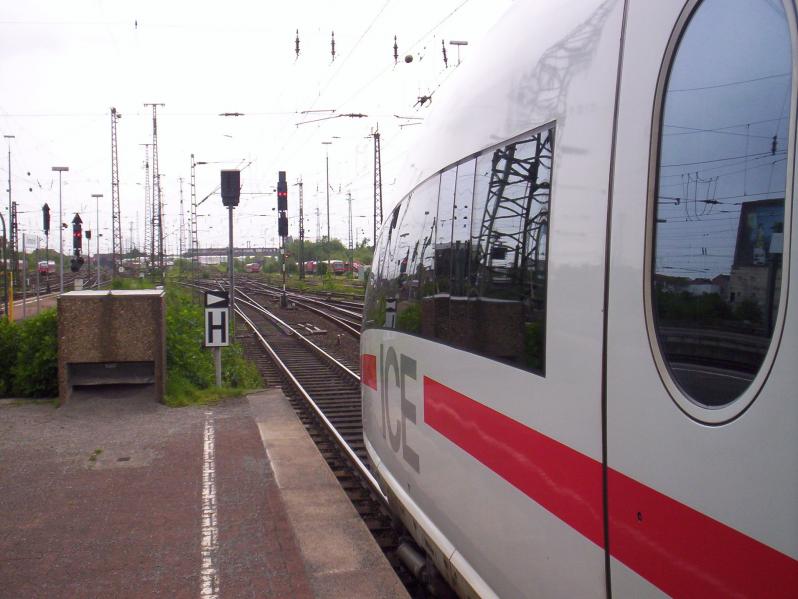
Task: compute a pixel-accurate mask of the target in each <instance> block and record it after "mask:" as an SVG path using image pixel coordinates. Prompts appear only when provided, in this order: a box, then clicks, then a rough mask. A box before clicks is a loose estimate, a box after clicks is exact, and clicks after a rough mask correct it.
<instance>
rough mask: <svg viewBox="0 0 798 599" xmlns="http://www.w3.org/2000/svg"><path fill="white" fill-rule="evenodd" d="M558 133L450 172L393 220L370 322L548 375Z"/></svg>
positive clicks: (535, 136)
mask: <svg viewBox="0 0 798 599" xmlns="http://www.w3.org/2000/svg"><path fill="white" fill-rule="evenodd" d="M553 143H554V129H553V128H549V129H544V130H541V131H537V132H534V133H530V134H525V135H523V136H521V137H519V138H517V139H515V140H512V141H510V142H507V143H506V144H503V145H502V146H500V147H498V148H495V149H491V150H488V151H486V152H484V153H482V154H480V155H479V156H476V157H475V158H472V159H470V160H466V161H464V162H461V163H460V164H458V165H454V166H452V167H450V168H448V169H445V170H444V171H442V172H441V173H440V174H439V176H438V175H436V176H434V177H432V178H431V179H429V180H427V181H426V182H425V183H423V184H422V185H421V186H419V187H418V188H417V189H416V190H415V191H414V192H413V193H412V194H410V196H408V197H407V198H405V199H404V200H403V201H402V202H401V203H400V205H399V206H398V207H397V208H396V210H395V211H394V213H393V215H392V216H391V217H390V218H389V219H388V220H386V222H385V224H384V225H383V230H382V232H381V234H380V241H379V243H378V250H377V253H376V255H375V260H376V261H377V264H378V266H377V268H376V275H375V276H374V277H373V278H372V279H371V280H370V282H369V288H368V291H367V296H366V327H385V328H393V329H397V330H401V331H405V332H408V333H413V334H416V335H420V336H422V337H425V338H428V339H434V340H436V341H439V342H443V343H446V344H448V345H451V346H454V347H458V348H461V349H465V350H468V351H472V352H474V353H478V354H481V355H484V356H488V357H491V358H494V359H498V360H502V361H504V362H508V363H510V364H513V365H515V366H518V367H519V368H524V369H526V370H531V371H533V372H537V373H539V374H543V370H544V365H545V359H544V358H545V321H546V319H545V315H546V263H547V244H548V221H549V196H550V187H551V168H552V150H553Z"/></svg>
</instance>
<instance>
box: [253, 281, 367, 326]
mask: <svg viewBox="0 0 798 599" xmlns="http://www.w3.org/2000/svg"><path fill="white" fill-rule="evenodd" d="M244 285H245V288H246V289H247V290H249V291H250V292H251V293H254V294H264V295H268V296H269V297H271V298H278V297H279V296H280V295H281V294H282V289H279V288H275V287H273V286H271V285H267V284H265V283H259V282H257V281H246V282H245V283H244ZM286 296H287V297H288V298H289V300H290V301H291V302H292V303H294V304H295V305H297V306H299V307H301V308H304V309H305V310H308V311H310V312H313V313H314V314H318V315H319V316H321V317H322V318H326V319H327V320H329V321H331V322H333V323H335V324H336V325H338V326H340V327H341V328H342V329H344V330H345V331H346V332H347V333H349V334H350V335H352V336H353V337H355V338H356V339H360V325H361V323H362V321H363V311H362V308H361V309H360V311H356V310H353V309H351V308H349V307H342V306H340V305H336V304H335V303H331V302H325V301H321V300H317V299H315V298H310V297H307V296H305V295H302V294H300V293H295V292H291V293H286Z"/></svg>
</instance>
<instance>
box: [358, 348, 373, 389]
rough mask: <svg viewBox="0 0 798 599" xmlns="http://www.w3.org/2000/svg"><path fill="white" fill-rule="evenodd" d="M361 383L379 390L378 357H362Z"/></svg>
mask: <svg viewBox="0 0 798 599" xmlns="http://www.w3.org/2000/svg"><path fill="white" fill-rule="evenodd" d="M360 382H361V383H363V384H364V385H366V386H367V387H371V388H372V389H374V390H375V391H376V390H377V356H375V355H373V354H363V355H361V356H360Z"/></svg>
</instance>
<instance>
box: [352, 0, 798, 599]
mask: <svg viewBox="0 0 798 599" xmlns="http://www.w3.org/2000/svg"><path fill="white" fill-rule="evenodd" d="M796 31H797V30H796V4H795V2H794V1H792V0H789V1H782V0H689V1H685V0H657V1H656V2H652V1H651V0H606V1H602V0H561V1H558V2H538V1H528V2H527V1H521V0H519V1H517V2H515V3H514V4H513V6H512V8H511V9H510V12H509V14H508V15H507V16H506V17H505V18H503V19H502V20H501V21H499V23H498V24H497V25H496V26H495V27H494V30H493V31H492V33H491V34H490V35H489V36H488V37H487V38H486V40H485V42H484V43H483V44H482V46H481V48H478V47H474V48H472V50H471V51H470V52H469V54H468V57H467V60H466V61H464V63H463V65H462V66H461V67H459V68H458V70H457V72H456V73H455V75H454V76H453V77H451V79H450V80H449V81H448V82H447V83H446V85H445V86H444V87H443V88H442V89H441V90H440V91H439V92H438V93H437V94H436V101H435V104H434V106H433V107H432V108H431V111H432V112H431V113H430V115H429V117H428V118H427V119H426V121H425V124H424V129H423V131H421V133H420V139H419V141H418V145H417V147H416V149H415V150H414V151H413V152H410V153H409V159H408V160H409V161H408V164H407V166H406V169H405V171H404V175H403V177H404V178H403V180H402V179H400V182H401V181H403V183H402V184H401V185H402V186H401V189H402V192H401V193H402V194H404V195H403V196H402V197H397V198H395V204H393V206H392V210H391V212H390V213H389V214H388V215H387V218H386V219H385V220H384V223H383V224H382V228H381V233H380V236H379V240H378V242H377V249H376V254H375V261H374V265H373V270H372V272H371V274H370V275H369V281H368V290H367V297H366V306H365V312H364V325H363V327H364V328H363V336H362V341H361V373H362V374H361V380H362V391H363V413H364V432H365V437H366V446H367V451H368V453H369V455H370V457H371V459H372V462H373V469H374V473H375V476H376V478H377V479H378V480H379V481H380V484H381V485H382V488H383V490H384V492H385V494H386V495H387V496H388V498H389V500H390V504H391V506H392V509H393V510H394V511H395V512H396V514H397V516H398V517H399V518H401V519H402V521H403V522H404V524H405V526H406V527H407V529H408V530H409V531H410V533H411V534H412V536H413V538H414V541H415V544H416V546H417V548H418V550H419V551H423V552H424V553H425V554H426V556H427V559H428V561H429V562H431V563H434V564H435V565H436V567H437V569H438V571H439V572H440V573H441V574H442V575H443V576H444V577H445V578H447V579H448V580H449V582H450V583H451V584H452V585H453V587H454V588H455V589H456V590H457V592H458V593H459V594H460V595H462V596H464V597H476V596H479V597H494V596H499V597H506V598H516V597H568V598H574V597H579V598H585V597H608V596H613V597H659V596H666V595H670V596H677V597H704V598H706V597H724V598H725V597H795V596H796V595H798V561H797V560H796V558H798V368H797V367H796V366H797V365H798V311H796V305H795V301H794V299H792V300H791V298H790V293H791V287H792V283H793V281H798V272H796V269H798V253H796V250H795V249H794V248H793V242H797V241H798V232H797V231H798V227H795V228H794V226H793V225H794V222H793V221H794V218H793V216H794V215H793V211H794V209H795V200H794V193H795V187H796V182H797V181H798V180H797V179H796V168H795V155H796V105H797V104H798V103H797V102H796V98H797V97H798V95H797V94H796V89H797V85H798V75H797V74H798V70H797V69H798V67H797V66H796V64H797V63H798V61H797V60H796V56H798V52H797V51H796V49H797V48H798V34H797V33H796Z"/></svg>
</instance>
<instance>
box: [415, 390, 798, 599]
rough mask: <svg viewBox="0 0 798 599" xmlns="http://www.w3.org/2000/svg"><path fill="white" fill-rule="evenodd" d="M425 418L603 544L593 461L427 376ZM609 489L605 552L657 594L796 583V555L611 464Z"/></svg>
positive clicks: (790, 589) (758, 590)
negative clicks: (720, 520) (648, 584)
mask: <svg viewBox="0 0 798 599" xmlns="http://www.w3.org/2000/svg"><path fill="white" fill-rule="evenodd" d="M424 422H425V423H426V424H428V425H429V426H430V427H432V428H434V429H435V430H437V431H438V432H439V433H441V434H442V435H443V436H445V437H446V438H447V439H449V440H450V441H452V442H453V443H455V444H456V445H458V446H459V447H460V448H462V449H463V450H464V451H466V452H467V453H469V454H470V455H471V456H473V457H474V458H475V459H477V460H479V461H480V462H482V463H483V464H484V465H485V466H487V467H488V468H490V469H491V470H493V471H494V472H495V473H496V474H498V475H499V476H501V477H502V478H503V479H505V480H506V481H507V482H509V483H510V484H512V485H513V486H514V487H516V488H517V489H519V490H520V491H522V492H523V493H524V494H526V495H527V496H528V497H530V498H531V499H533V500H534V501H535V502H537V503H538V504H540V505H541V506H542V507H544V508H545V509H546V510H548V511H549V512H551V513H552V514H554V515H555V516H556V517H557V518H559V519H560V520H562V521H563V522H565V523H566V524H568V525H569V526H571V527H572V528H574V529H575V530H577V531H578V532H580V533H581V534H583V535H584V536H585V537H587V538H588V539H590V540H591V541H593V542H594V543H595V544H596V545H598V546H600V547H604V538H603V534H602V521H601V506H602V493H601V463H600V462H598V461H596V460H594V459H593V458H590V457H588V456H586V455H584V454H582V453H579V452H577V451H575V450H573V449H571V448H570V447H568V446H567V445H564V444H562V443H560V442H558V441H555V440H554V439H552V438H550V437H547V436H545V435H543V434H541V433H539V432H537V431H535V430H533V429H531V428H529V427H527V426H524V425H523V424H521V423H520V422H517V421H515V420H513V419H511V418H509V417H507V416H505V415H503V414H501V413H500V412H497V411H496V410H493V409H491V408H489V407H487V406H485V405H483V404H480V403H478V402H476V401H474V400H472V399H471V398H469V397H467V396H465V395H462V394H460V393H458V392H457V391H455V390H453V389H450V388H449V387H446V386H445V385H442V384H441V383H438V382H437V381H434V380H432V379H430V378H428V377H424ZM608 489H609V509H610V533H611V534H610V549H611V554H612V555H613V557H615V558H616V559H618V560H619V561H621V562H622V563H624V564H625V565H626V566H628V567H629V568H631V569H632V570H634V571H635V572H637V573H638V574H639V575H640V576H642V577H643V578H645V579H646V580H648V581H649V582H651V583H652V584H654V585H656V586H657V587H659V588H660V589H662V590H663V591H665V592H666V593H668V594H671V595H675V596H681V597H690V596H692V597H708V598H709V597H718V598H721V597H733V596H742V597H748V596H760V595H761V594H762V593H765V594H767V595H768V596H774V597H787V596H794V593H795V590H796V589H798V561H797V560H795V559H793V558H791V557H789V556H787V555H785V554H783V553H780V552H778V551H776V550H775V549H773V548H771V547H769V546H767V545H765V544H763V543H760V542H759V541H757V540H755V539H752V538H751V537H748V536H746V535H744V534H743V533H741V532H739V531H737V530H735V529H733V528H730V527H728V526H726V525H725V524H722V523H721V522H718V521H717V520H713V519H712V518H710V517H709V516H706V515H704V514H702V513H700V512H698V511H696V510H694V509H692V508H691V507H689V506H687V505H685V504H683V503H679V502H678V501H676V500H674V499H671V498H670V497H668V496H666V495H663V494H662V493H660V492H658V491H655V490H654V489H652V488H650V487H647V486H646V485H643V484H641V483H639V482H637V481H635V480H634V479H632V478H629V477H628V476H625V475H624V474H621V473H620V472H617V471H614V470H612V469H609V471H608ZM638 513H639V516H638Z"/></svg>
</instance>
